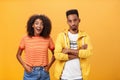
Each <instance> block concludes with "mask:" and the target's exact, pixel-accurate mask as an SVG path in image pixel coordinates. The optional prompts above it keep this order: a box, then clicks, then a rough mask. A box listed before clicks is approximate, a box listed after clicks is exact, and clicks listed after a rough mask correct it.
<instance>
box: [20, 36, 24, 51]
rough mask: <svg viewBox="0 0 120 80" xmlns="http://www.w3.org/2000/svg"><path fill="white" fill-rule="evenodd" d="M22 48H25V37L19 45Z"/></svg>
mask: <svg viewBox="0 0 120 80" xmlns="http://www.w3.org/2000/svg"><path fill="white" fill-rule="evenodd" d="M19 48H20V49H24V48H25V37H23V38H22V39H21V41H20V45H19Z"/></svg>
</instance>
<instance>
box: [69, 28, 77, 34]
mask: <svg viewBox="0 0 120 80" xmlns="http://www.w3.org/2000/svg"><path fill="white" fill-rule="evenodd" d="M69 32H70V33H72V34H77V33H78V30H71V29H70V30H69Z"/></svg>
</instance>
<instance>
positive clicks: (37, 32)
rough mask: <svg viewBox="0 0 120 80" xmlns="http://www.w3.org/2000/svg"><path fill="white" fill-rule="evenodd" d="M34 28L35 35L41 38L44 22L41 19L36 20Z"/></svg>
mask: <svg viewBox="0 0 120 80" xmlns="http://www.w3.org/2000/svg"><path fill="white" fill-rule="evenodd" d="M32 27H33V28H34V35H35V36H39V35H40V33H41V32H42V30H43V22H42V20H41V19H36V20H35V22H34V24H33V26H32Z"/></svg>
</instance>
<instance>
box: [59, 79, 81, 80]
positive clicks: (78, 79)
mask: <svg viewBox="0 0 120 80" xmlns="http://www.w3.org/2000/svg"><path fill="white" fill-rule="evenodd" d="M60 80H68V79H60ZM71 80H72V79H71ZM74 80H82V79H74Z"/></svg>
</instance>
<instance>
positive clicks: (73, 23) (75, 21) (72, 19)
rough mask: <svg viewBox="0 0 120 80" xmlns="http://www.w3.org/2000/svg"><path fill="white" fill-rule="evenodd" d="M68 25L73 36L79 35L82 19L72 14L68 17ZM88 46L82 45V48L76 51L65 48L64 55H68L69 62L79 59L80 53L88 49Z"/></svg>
mask: <svg viewBox="0 0 120 80" xmlns="http://www.w3.org/2000/svg"><path fill="white" fill-rule="evenodd" d="M67 23H68V25H69V31H70V32H71V33H72V34H77V33H78V26H79V23H80V19H79V17H78V16H77V15H76V14H70V15H68V16H67ZM87 46H88V45H87V44H84V45H82V47H81V48H80V49H77V50H74V49H70V48H64V49H63V50H62V52H63V53H65V54H68V58H69V60H71V59H75V58H78V53H79V50H81V49H87Z"/></svg>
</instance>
